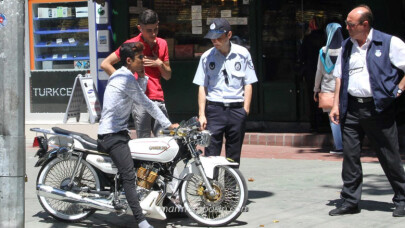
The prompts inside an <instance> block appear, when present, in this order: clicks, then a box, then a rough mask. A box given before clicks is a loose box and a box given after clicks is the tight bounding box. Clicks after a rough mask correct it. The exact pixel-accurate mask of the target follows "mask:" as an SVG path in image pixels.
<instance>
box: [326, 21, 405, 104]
mask: <svg viewBox="0 0 405 228" xmlns="http://www.w3.org/2000/svg"><path fill="white" fill-rule="evenodd" d="M373 31H374V30H373V29H371V30H370V33H369V34H368V36H367V39H366V42H365V43H364V44H363V45H362V46H361V47H360V46H359V44H358V43H357V41H356V40H354V39H352V38H351V39H350V40H351V41H352V42H353V47H352V51H351V55H350V60H349V86H348V93H349V94H350V95H352V96H355V97H372V96H373V93H372V91H371V86H370V75H369V72H368V70H367V61H366V58H367V50H368V47H369V46H370V43H371V40H372V37H373ZM341 55H342V52H340V54H339V56H338V59H337V61H336V65H335V69H334V71H333V75H334V76H335V77H337V78H341V77H342V64H341V62H342V56H341ZM389 56H390V61H391V63H392V64H393V65H394V66H396V67H397V68H399V69H401V70H403V71H404V70H405V43H404V42H403V41H402V40H401V39H399V38H398V37H396V36H392V38H391V43H390V53H389Z"/></svg>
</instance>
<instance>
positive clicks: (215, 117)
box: [205, 104, 247, 163]
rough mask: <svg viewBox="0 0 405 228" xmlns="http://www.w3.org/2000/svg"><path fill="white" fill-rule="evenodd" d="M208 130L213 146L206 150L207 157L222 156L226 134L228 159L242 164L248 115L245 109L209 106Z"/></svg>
mask: <svg viewBox="0 0 405 228" xmlns="http://www.w3.org/2000/svg"><path fill="white" fill-rule="evenodd" d="M205 116H206V118H207V130H209V131H210V132H211V133H212V135H211V144H210V145H209V146H208V147H206V148H205V156H219V155H220V154H221V149H222V142H223V137H224V134H225V140H226V142H225V151H226V157H227V158H230V159H232V160H234V161H235V162H237V163H240V154H241V151H242V144H243V138H244V137H245V129H246V118H247V113H246V111H245V109H244V108H243V107H235V108H230V107H222V106H218V105H211V104H208V105H207V107H206V108H205Z"/></svg>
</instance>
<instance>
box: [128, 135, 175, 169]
mask: <svg viewBox="0 0 405 228" xmlns="http://www.w3.org/2000/svg"><path fill="white" fill-rule="evenodd" d="M128 146H129V149H130V150H131V156H132V158H133V159H137V160H144V161H156V162H163V163H165V162H170V161H172V160H173V159H174V157H176V155H177V153H178V152H179V145H177V142H176V140H175V139H174V138H173V137H157V138H142V139H133V140H130V141H129V142H128Z"/></svg>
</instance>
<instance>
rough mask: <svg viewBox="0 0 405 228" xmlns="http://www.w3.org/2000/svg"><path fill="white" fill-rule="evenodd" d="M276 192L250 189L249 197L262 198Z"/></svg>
mask: <svg viewBox="0 0 405 228" xmlns="http://www.w3.org/2000/svg"><path fill="white" fill-rule="evenodd" d="M273 195H274V193H272V192H267V191H257V190H253V191H252V190H250V191H249V193H248V198H249V199H260V198H266V197H271V196H273Z"/></svg>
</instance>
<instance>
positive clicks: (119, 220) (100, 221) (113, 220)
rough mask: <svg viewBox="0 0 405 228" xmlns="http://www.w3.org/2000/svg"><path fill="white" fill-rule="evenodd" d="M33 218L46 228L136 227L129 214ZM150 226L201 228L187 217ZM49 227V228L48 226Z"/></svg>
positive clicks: (238, 223) (153, 222) (40, 215)
mask: <svg viewBox="0 0 405 228" xmlns="http://www.w3.org/2000/svg"><path fill="white" fill-rule="evenodd" d="M33 217H38V218H41V220H39V222H40V223H43V224H47V227H51V228H72V227H95V228H130V227H137V226H136V224H134V222H135V220H134V217H133V216H132V215H131V214H125V215H122V216H118V215H116V214H115V213H109V214H101V213H97V212H96V213H95V214H93V215H91V216H90V217H89V218H87V219H86V220H84V221H81V222H77V223H66V222H62V221H58V220H56V219H54V218H53V217H51V216H50V215H49V214H48V213H46V212H44V211H41V212H38V213H37V214H35V215H33ZM146 219H147V220H148V221H149V223H150V224H151V225H153V226H154V227H157V228H163V227H166V228H172V227H173V228H174V227H179V226H187V227H203V226H202V225H200V224H199V223H197V222H195V221H194V220H192V219H190V218H188V217H184V216H181V217H177V218H168V219H166V220H159V219H153V218H148V217H147V218H146ZM49 225H50V226H49ZM244 225H247V223H246V222H243V221H238V220H236V221H234V222H231V223H230V224H228V225H227V227H233V226H244Z"/></svg>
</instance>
